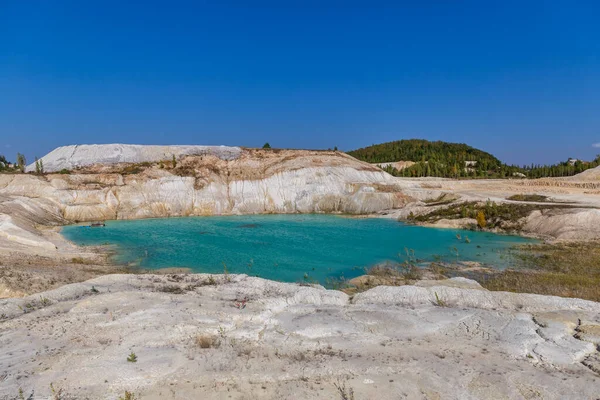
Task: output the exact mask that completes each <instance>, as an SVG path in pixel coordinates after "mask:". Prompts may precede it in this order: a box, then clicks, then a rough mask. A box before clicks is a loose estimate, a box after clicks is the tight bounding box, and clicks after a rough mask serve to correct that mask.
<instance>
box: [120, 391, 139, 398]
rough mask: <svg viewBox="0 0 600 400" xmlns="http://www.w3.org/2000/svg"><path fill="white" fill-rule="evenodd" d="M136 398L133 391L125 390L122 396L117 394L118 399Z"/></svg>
mask: <svg viewBox="0 0 600 400" xmlns="http://www.w3.org/2000/svg"><path fill="white" fill-rule="evenodd" d="M136 399H138V398H137V397H136V396H135V394H133V392H130V391H127V390H126V391H125V394H124V395H123V396H119V400H136Z"/></svg>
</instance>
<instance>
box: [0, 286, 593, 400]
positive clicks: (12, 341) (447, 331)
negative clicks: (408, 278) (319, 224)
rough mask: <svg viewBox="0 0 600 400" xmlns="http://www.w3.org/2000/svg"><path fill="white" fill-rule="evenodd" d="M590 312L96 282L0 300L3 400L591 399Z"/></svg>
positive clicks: (495, 298) (403, 295)
mask: <svg viewBox="0 0 600 400" xmlns="http://www.w3.org/2000/svg"><path fill="white" fill-rule="evenodd" d="M435 293H437V294H438V298H441V299H443V300H444V301H445V302H446V305H447V306H446V307H439V306H436V305H434V303H435V302H436V297H435ZM244 301H245V303H243V302H244ZM241 304H245V306H241ZM599 313H600V305H599V304H598V303H593V302H584V301H581V300H573V299H558V298H552V297H545V296H535V295H520V294H512V293H511V294H509V293H501V292H495V293H489V292H487V291H485V290H482V289H459V288H453V287H450V288H449V287H445V286H443V285H442V282H440V285H438V286H435V287H428V288H423V287H411V286H404V287H379V288H375V289H372V290H369V291H367V292H364V293H362V294H359V295H357V296H356V297H355V299H354V300H350V299H349V297H348V296H347V295H345V294H344V293H342V292H339V291H328V290H324V289H323V288H321V287H302V286H299V285H295V284H285V283H278V282H273V281H267V280H263V279H259V278H250V277H247V276H244V275H230V276H229V277H228V278H226V277H225V276H223V275H215V276H213V277H212V278H211V277H210V276H208V275H166V276H165V275H108V276H103V277H100V278H97V279H94V280H91V281H87V282H84V283H78V284H72V285H68V286H64V287H61V288H59V289H56V290H53V291H49V292H45V293H40V294H37V295H34V296H30V297H28V298H23V299H8V300H0V315H2V320H1V321H0V332H1V336H0V343H1V344H2V345H1V346H0V371H1V373H2V375H0V377H2V384H1V385H0V398H1V399H12V398H15V397H17V396H18V393H19V388H21V389H22V390H23V392H24V396H25V397H27V396H28V395H29V394H30V393H31V392H32V391H35V398H50V397H51V394H52V393H51V388H50V384H52V385H53V387H54V388H55V390H60V389H62V391H63V396H64V397H63V398H77V399H80V398H82V399H83V398H90V399H97V398H102V399H117V398H118V397H119V396H123V395H124V393H125V391H130V392H133V393H135V394H136V398H137V397H140V398H143V399H195V398H202V399H221V398H232V399H336V398H342V397H341V396H340V389H338V387H339V388H341V389H342V390H344V391H345V393H346V394H348V393H349V392H350V390H352V391H353V392H354V396H355V398H356V399H374V398H376V399H382V400H386V399H398V398H409V399H425V398H427V399H498V398H503V399H523V398H543V399H567V398H568V399H593V398H596V397H597V395H598V393H600V378H599V377H598V374H597V371H598V369H597V368H599V367H600V364H599V363H600V358H599V357H598V354H599V353H598V351H597V350H596V346H595V344H594V340H597V338H595V337H594V336H593V335H591V336H584V335H580V334H579V333H585V332H596V331H598V329H599V328H600V315H599ZM132 352H133V353H135V355H136V357H137V361H136V362H135V363H134V362H128V361H127V357H128V356H129V355H130V354H131V353H132ZM594 370H595V371H596V372H594ZM336 385H337V386H338V387H336Z"/></svg>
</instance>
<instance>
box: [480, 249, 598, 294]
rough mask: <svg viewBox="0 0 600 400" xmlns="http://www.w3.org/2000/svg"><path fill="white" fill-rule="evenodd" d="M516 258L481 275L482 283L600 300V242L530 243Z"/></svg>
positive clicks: (502, 287)
mask: <svg viewBox="0 0 600 400" xmlns="http://www.w3.org/2000/svg"><path fill="white" fill-rule="evenodd" d="M513 258H514V267H513V268H511V269H509V270H506V271H503V272H501V273H497V274H493V275H491V276H489V277H483V278H481V279H478V280H480V283H481V284H482V286H484V287H485V288H487V289H489V290H502V291H509V292H524V293H538V294H545V295H554V296H562V297H578V298H581V299H587V300H593V301H600V243H598V242H585V243H583V242H580V243H557V244H535V245H527V246H523V247H522V248H521V249H520V251H518V252H516V253H515V254H514V257H513Z"/></svg>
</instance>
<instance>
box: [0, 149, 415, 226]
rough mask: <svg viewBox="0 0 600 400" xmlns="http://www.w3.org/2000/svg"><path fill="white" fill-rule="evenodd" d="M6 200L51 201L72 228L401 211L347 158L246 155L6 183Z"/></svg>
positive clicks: (1, 186)
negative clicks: (174, 219)
mask: <svg viewBox="0 0 600 400" xmlns="http://www.w3.org/2000/svg"><path fill="white" fill-rule="evenodd" d="M1 179H2V180H0V193H1V194H3V195H5V196H8V197H10V198H11V199H15V198H17V197H21V198H25V199H30V200H34V203H35V202H37V200H38V199H45V200H47V201H50V202H51V203H53V205H54V210H52V211H53V214H56V215H59V216H61V217H62V218H64V219H65V220H66V221H70V222H79V221H93V220H105V219H134V218H151V217H169V216H189V215H216V214H248V213H296V212H300V213H312V212H344V213H351V214H363V213H371V212H376V211H379V210H383V209H390V208H396V207H400V206H403V205H404V204H405V203H406V201H407V197H406V196H404V195H403V194H402V193H401V191H400V189H399V188H396V187H395V186H394V180H393V178H392V177H391V176H389V175H388V174H386V173H385V172H382V171H381V170H379V169H377V168H374V167H371V166H369V165H368V164H365V163H362V162H360V161H357V160H355V159H353V158H351V157H349V156H347V155H345V154H343V153H337V152H315V151H293V150H284V151H263V150H244V151H243V152H242V153H241V155H240V156H239V157H238V158H236V159H233V160H226V159H221V158H219V157H217V156H215V155H212V154H209V155H204V156H185V157H183V158H180V159H179V160H177V162H176V165H175V166H174V165H173V162H172V161H171V160H164V161H158V162H156V161H155V162H143V163H133V164H132V163H128V164H125V163H116V164H101V165H92V166H89V167H86V168H85V169H79V170H76V171H74V172H73V173H72V174H48V175H44V176H31V175H16V176H4V177H2V178H1Z"/></svg>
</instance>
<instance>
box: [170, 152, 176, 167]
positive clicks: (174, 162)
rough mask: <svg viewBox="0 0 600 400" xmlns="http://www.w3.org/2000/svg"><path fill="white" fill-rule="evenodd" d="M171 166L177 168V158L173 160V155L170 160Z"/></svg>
mask: <svg viewBox="0 0 600 400" xmlns="http://www.w3.org/2000/svg"><path fill="white" fill-rule="evenodd" d="M171 164H173V168H175V167H177V158H175V154H173V159H172V160H171Z"/></svg>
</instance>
